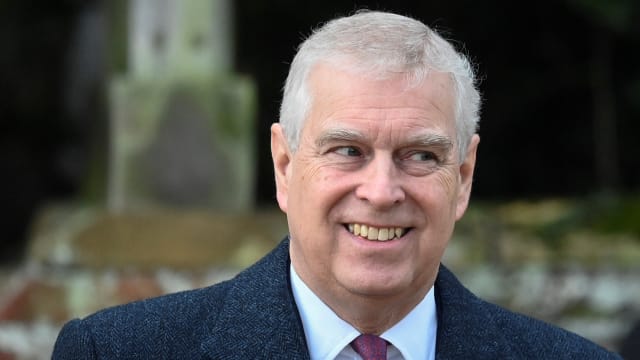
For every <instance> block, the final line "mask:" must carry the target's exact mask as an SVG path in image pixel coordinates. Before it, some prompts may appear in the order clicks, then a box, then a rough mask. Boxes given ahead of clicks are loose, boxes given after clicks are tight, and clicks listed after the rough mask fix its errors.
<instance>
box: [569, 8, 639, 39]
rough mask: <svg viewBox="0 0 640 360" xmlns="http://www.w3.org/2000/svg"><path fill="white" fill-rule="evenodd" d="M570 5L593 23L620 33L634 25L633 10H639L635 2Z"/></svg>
mask: <svg viewBox="0 0 640 360" xmlns="http://www.w3.org/2000/svg"><path fill="white" fill-rule="evenodd" d="M569 4H570V5H572V6H574V7H575V8H576V9H577V10H578V11H580V12H583V13H584V14H585V15H586V16H587V17H588V18H589V19H590V20H591V21H592V22H594V23H596V24H599V25H601V26H604V27H605V28H608V29H611V30H614V31H616V32H620V33H622V32H625V31H627V30H629V29H630V27H631V25H633V21H632V20H633V19H632V16H633V10H634V9H636V8H637V2H636V1H635V0H569Z"/></svg>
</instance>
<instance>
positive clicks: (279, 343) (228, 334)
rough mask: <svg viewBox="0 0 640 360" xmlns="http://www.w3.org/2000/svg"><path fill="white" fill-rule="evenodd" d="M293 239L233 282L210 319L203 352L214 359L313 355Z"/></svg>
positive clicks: (283, 243) (286, 240)
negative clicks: (292, 271) (293, 269)
mask: <svg viewBox="0 0 640 360" xmlns="http://www.w3.org/2000/svg"><path fill="white" fill-rule="evenodd" d="M289 264H290V260H289V241H288V239H285V240H284V241H282V242H281V243H280V245H279V246H278V247H277V248H276V249H274V250H273V251H272V252H271V253H270V254H269V255H267V256H266V257H264V258H263V259H262V260H260V261H259V262H258V263H256V264H255V265H253V266H251V267H250V268H248V269H247V270H245V271H243V272H241V273H240V274H238V276H237V277H236V278H235V279H234V280H232V284H231V288H230V289H229V292H228V293H227V296H226V299H225V301H224V305H223V306H222V308H221V310H220V311H219V312H218V313H216V314H213V315H212V316H211V318H210V319H209V320H208V323H209V324H212V325H211V326H212V328H211V336H210V337H209V338H208V339H207V340H205V341H204V342H203V343H202V350H203V351H204V352H205V353H206V354H207V355H208V356H210V357H211V358H214V359H257V358H260V359H278V358H291V359H293V358H295V359H308V358H309V353H308V350H307V346H306V341H305V337H304V330H303V327H302V322H301V320H300V316H299V314H298V309H297V307H296V305H295V302H294V299H293V295H292V292H291V287H290V281H289Z"/></svg>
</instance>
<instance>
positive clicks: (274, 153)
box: [271, 123, 291, 213]
mask: <svg viewBox="0 0 640 360" xmlns="http://www.w3.org/2000/svg"><path fill="white" fill-rule="evenodd" d="M271 157H272V159H273V172H274V174H275V177H276V179H275V180H276V198H277V200H278V205H279V206H280V209H281V210H282V211H284V212H285V213H286V212H287V199H288V190H289V173H290V165H291V152H290V151H289V145H288V144H287V140H286V138H285V136H284V133H283V130H282V126H280V124H278V123H275V124H272V125H271Z"/></svg>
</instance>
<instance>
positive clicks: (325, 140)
mask: <svg viewBox="0 0 640 360" xmlns="http://www.w3.org/2000/svg"><path fill="white" fill-rule="evenodd" d="M364 138H365V136H364V135H363V134H362V133H361V132H359V131H355V130H348V129H330V130H327V131H326V132H324V133H323V134H322V135H321V136H319V137H318V138H317V139H316V146H317V147H324V146H325V145H327V144H329V143H332V142H341V141H344V142H351V141H360V142H361V141H363V140H364Z"/></svg>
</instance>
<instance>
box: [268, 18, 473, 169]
mask: <svg viewBox="0 0 640 360" xmlns="http://www.w3.org/2000/svg"><path fill="white" fill-rule="evenodd" d="M319 62H329V63H331V64H332V65H346V64H345V63H349V64H351V65H349V67H350V69H351V70H355V71H357V72H358V73H362V74H366V75H368V76H372V77H375V78H385V77H390V76H394V75H397V74H403V75H404V76H406V77H407V79H408V80H409V83H410V84H419V83H421V82H422V80H423V79H424V78H425V77H426V75H427V73H428V72H429V71H430V70H433V71H437V72H442V73H448V74H450V76H451V79H452V83H453V90H454V94H453V95H454V97H455V99H454V114H455V122H456V132H457V135H456V137H457V139H456V141H457V146H458V153H459V157H460V160H461V161H462V159H464V157H465V154H466V150H467V146H468V145H469V141H470V140H471V137H472V136H473V134H474V133H475V132H476V130H477V126H478V119H479V111H480V94H479V91H478V89H477V88H476V83H475V82H476V80H475V74H474V70H473V68H472V66H471V64H470V62H469V60H467V58H466V57H465V56H464V55H463V54H460V53H458V52H457V51H456V50H455V49H454V47H453V46H452V45H451V44H450V43H449V42H447V41H446V40H444V39H443V38H442V37H441V36H440V35H438V34H437V33H436V32H435V31H433V30H432V29H430V28H429V27H427V26H426V25H424V24H423V23H421V22H420V21H418V20H415V19H412V18H409V17H405V16H401V15H397V14H392V13H385V12H377V11H360V12H357V13H356V14H354V15H352V16H349V17H342V18H338V19H335V20H332V21H329V22H328V23H326V24H325V25H324V26H322V27H321V28H320V29H318V30H316V31H315V32H314V33H313V34H312V35H311V36H310V37H309V38H307V39H306V40H305V41H304V42H303V43H302V44H301V45H300V47H299V49H298V53H297V54H296V56H295V57H294V59H293V62H292V63H291V67H290V69H289V75H288V77H287V80H286V83H285V87H284V95H283V99H282V105H281V107H280V124H281V126H282V128H283V130H284V133H285V136H286V138H287V142H288V145H289V148H290V149H291V151H296V149H297V147H298V142H299V138H300V133H301V131H302V126H303V124H304V121H305V119H306V117H307V115H308V112H309V110H310V108H311V102H312V95H311V94H310V91H309V89H308V84H307V83H308V77H309V74H310V72H311V70H312V68H313V67H314V65H316V64H317V63H319ZM353 64H355V65H353Z"/></svg>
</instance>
